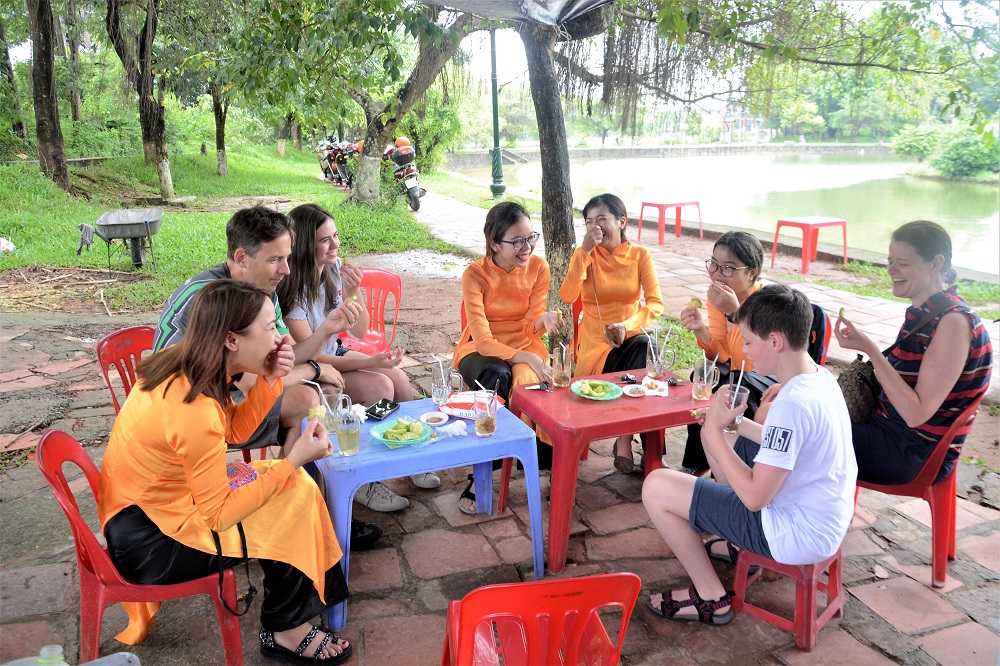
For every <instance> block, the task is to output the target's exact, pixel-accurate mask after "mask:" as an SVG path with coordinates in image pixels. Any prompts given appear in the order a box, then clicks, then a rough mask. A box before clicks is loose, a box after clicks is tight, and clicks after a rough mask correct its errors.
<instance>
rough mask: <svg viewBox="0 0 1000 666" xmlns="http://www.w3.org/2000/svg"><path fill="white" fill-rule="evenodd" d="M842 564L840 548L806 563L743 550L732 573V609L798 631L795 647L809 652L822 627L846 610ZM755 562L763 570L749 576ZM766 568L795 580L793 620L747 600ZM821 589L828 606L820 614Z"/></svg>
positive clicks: (786, 629) (795, 632) (793, 631)
mask: <svg viewBox="0 0 1000 666" xmlns="http://www.w3.org/2000/svg"><path fill="white" fill-rule="evenodd" d="M841 563H842V560H841V555H840V549H839V548H838V549H837V552H836V553H835V554H834V555H833V556H831V557H828V558H827V559H825V560H823V561H822V562H817V563H816V564H804V565H796V564H780V563H778V562H775V561H774V560H772V559H770V558H767V557H764V556H763V555H758V554H757V553H751V552H750V551H749V550H743V551H740V556H739V559H737V560H736V573H735V575H734V576H733V587H734V588H735V591H734V594H733V612H734V613H746V614H747V615H752V616H754V617H756V618H760V619H761V620H764V621H765V622H767V623H769V624H773V625H774V626H776V627H780V628H781V629H784V630H785V631H790V632H792V633H793V634H795V647H797V648H798V649H800V650H803V651H806V652H808V651H809V650H812V649H813V648H814V647H816V638H817V636H818V635H819V631H820V629H822V628H823V627H824V626H825V625H826V623H827V622H829V621H830V619H831V618H832V617H833V616H834V615H835V614H836V613H837V612H840V611H842V610H843V607H844V593H843V581H842V578H841ZM753 565H758V566H759V567H760V569H758V570H757V571H756V572H754V573H753V574H751V575H749V576H748V575H747V574H748V572H749V569H750V567H751V566H753ZM764 571H772V572H777V573H782V574H785V575H786V576H789V577H790V578H792V580H794V581H795V619H794V620H788V619H786V618H783V617H781V616H780V615H775V614H774V613H771V612H770V611H766V610H764V609H763V608H760V607H759V606H754V605H752V604H750V603H748V602H747V601H746V591H747V587H748V586H749V585H750V583H752V582H753V581H755V580H756V579H757V578H759V577H760V576H761V575H762V574H763V573H764ZM825 571H829V575H828V576H827V579H826V582H823V581H822V580H821V579H820V577H821V576H822V575H823V572H825ZM775 577H776V576H775ZM820 592H823V593H825V594H826V608H824V609H823V612H822V613H821V614H820V615H819V617H817V616H816V608H817V606H818V602H819V593H820Z"/></svg>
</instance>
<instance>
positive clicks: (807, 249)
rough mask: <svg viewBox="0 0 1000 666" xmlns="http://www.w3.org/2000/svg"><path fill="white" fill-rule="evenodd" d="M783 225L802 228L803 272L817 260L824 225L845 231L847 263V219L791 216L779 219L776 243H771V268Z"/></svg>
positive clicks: (775, 234)
mask: <svg viewBox="0 0 1000 666" xmlns="http://www.w3.org/2000/svg"><path fill="white" fill-rule="evenodd" d="M781 227H798V228H799V229H801V230H802V274H803V275H805V274H806V273H808V272H809V262H810V261H816V245H817V240H818V238H819V230H820V229H822V228H823V227H840V228H841V229H843V231H844V263H845V264H846V263H847V220H842V219H840V218H839V217H823V216H821V215H808V216H806V217H789V218H787V219H784V220H778V226H777V227H775V228H774V243H772V244H771V268H774V256H775V255H776V254H777V252H778V232H779V231H781Z"/></svg>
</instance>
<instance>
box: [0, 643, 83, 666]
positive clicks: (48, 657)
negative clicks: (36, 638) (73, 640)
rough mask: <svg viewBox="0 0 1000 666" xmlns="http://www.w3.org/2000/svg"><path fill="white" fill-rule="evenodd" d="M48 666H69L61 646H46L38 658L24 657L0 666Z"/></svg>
mask: <svg viewBox="0 0 1000 666" xmlns="http://www.w3.org/2000/svg"><path fill="white" fill-rule="evenodd" d="M39 664H47V665H48V666H69V664H67V663H66V662H65V661H64V660H63V649H62V646H61V645H45V646H43V647H42V649H41V650H39V651H38V656H37V657H24V658H22V659H15V660H14V661H8V662H6V663H4V664H2V665H0V666H38V665H39Z"/></svg>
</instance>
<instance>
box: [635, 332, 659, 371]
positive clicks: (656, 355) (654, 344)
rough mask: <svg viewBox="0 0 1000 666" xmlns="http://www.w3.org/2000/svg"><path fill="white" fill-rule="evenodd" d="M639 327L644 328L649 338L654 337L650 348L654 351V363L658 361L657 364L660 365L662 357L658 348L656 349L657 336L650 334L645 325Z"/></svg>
mask: <svg viewBox="0 0 1000 666" xmlns="http://www.w3.org/2000/svg"><path fill="white" fill-rule="evenodd" d="M639 328H640V329H641V330H642V332H643V333H645V334H646V337H647V338H651V339H652V341H653V344H651V345H650V346H649V348H650V350H652V352H653V363H656V364H657V365H659V364H660V357H659V354H658V353H657V349H656V337H655V336H652V335H650V334H649V331H647V330H646V328H645V327H643V326H640V327H639Z"/></svg>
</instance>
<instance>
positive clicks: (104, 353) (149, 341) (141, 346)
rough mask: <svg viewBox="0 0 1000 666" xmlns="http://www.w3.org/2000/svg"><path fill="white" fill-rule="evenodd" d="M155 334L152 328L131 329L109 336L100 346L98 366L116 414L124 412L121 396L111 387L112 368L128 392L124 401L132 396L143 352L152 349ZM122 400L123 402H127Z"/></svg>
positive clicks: (98, 347) (137, 327)
mask: <svg viewBox="0 0 1000 666" xmlns="http://www.w3.org/2000/svg"><path fill="white" fill-rule="evenodd" d="M155 333H156V330H155V329H154V328H153V327H152V326H130V327H129V328H123V329H121V330H119V331H115V332H114V333H109V334H108V335H105V336H104V337H103V338H101V339H100V341H98V343H97V348H96V350H95V351H96V352H97V362H98V363H100V365H101V372H102V373H104V383H105V384H107V385H108V390H109V391H111V400H112V401H113V402H114V404H115V414H117V413H118V412H119V410H121V403H120V402H119V401H118V395H117V394H116V393H115V389H114V387H113V386H111V377H110V375H109V374H108V373H109V371H110V370H111V368H112V367H114V368H115V370H117V371H118V376H119V377H121V380H122V386H123V387H124V389H125V398H127V397H128V394H129V393H131V392H132V387H133V386H135V366H136V365H138V363H139V359H140V358H141V357H142V352H144V351H148V350H151V349H152V348H153V337H154V335H155ZM125 398H122V400H121V402H125Z"/></svg>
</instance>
